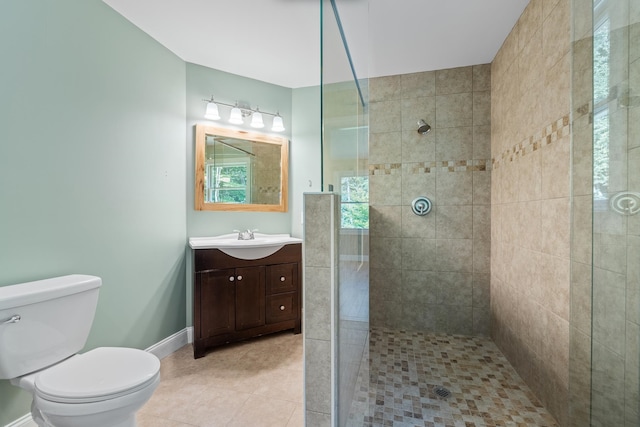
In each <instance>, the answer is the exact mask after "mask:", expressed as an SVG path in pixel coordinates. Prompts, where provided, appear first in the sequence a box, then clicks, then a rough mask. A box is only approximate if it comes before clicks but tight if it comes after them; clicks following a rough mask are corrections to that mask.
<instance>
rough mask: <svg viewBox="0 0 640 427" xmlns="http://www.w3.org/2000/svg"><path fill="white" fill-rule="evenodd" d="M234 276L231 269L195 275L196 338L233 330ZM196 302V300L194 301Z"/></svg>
mask: <svg viewBox="0 0 640 427" xmlns="http://www.w3.org/2000/svg"><path fill="white" fill-rule="evenodd" d="M234 291H235V275H234V270H233V269H228V270H210V271H204V272H199V273H196V292H197V295H195V297H196V298H198V299H199V303H198V302H196V305H197V306H199V308H198V307H196V309H198V310H199V312H200V313H199V317H200V328H199V329H200V331H196V334H198V332H199V336H197V338H199V339H202V338H208V337H212V336H215V335H220V334H226V333H231V332H233V331H234V330H235V300H234ZM196 301H197V300H196ZM196 315H198V313H196Z"/></svg>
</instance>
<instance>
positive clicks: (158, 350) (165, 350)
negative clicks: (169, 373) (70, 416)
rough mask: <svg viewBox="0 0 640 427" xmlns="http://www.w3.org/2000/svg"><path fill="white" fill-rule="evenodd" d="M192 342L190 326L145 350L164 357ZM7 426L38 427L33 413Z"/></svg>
mask: <svg viewBox="0 0 640 427" xmlns="http://www.w3.org/2000/svg"><path fill="white" fill-rule="evenodd" d="M192 342H193V327H192V326H189V327H187V328H184V329H183V330H181V331H178V332H176V333H175V334H173V335H171V336H170V337H167V338H165V339H163V340H162V341H160V342H157V343H155V344H154V345H152V346H151V347H149V348H147V349H146V350H145V351H148V352H149V353H151V354H154V355H156V357H157V358H158V359H164V358H165V357H167V356H168V355H170V354H171V353H173V352H175V351H176V350H178V349H180V348H182V347H184V346H185V345H187V344H190V343H192ZM5 427H38V425H37V424H36V423H35V421H33V419H32V418H31V414H27V415H24V416H22V417H20V418H18V419H17V420H15V421H13V422H11V423H9V424H7V425H5Z"/></svg>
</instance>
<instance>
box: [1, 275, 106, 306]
mask: <svg viewBox="0 0 640 427" xmlns="http://www.w3.org/2000/svg"><path fill="white" fill-rule="evenodd" d="M101 285H102V279H101V278H99V277H97V276H89V275H86V274H70V275H67V276H60V277H53V278H50V279H44V280H36V281H33V282H26V283H20V284H17V285H9V286H2V287H0V311H2V310H7V309H10V308H13V307H22V306H24V305H29V304H35V303H38V302H42V301H47V300H50V299H54V298H61V297H64V296H67V295H72V294H75V293H78V292H84V291H87V290H90V289H95V288H99V287H100V286H101Z"/></svg>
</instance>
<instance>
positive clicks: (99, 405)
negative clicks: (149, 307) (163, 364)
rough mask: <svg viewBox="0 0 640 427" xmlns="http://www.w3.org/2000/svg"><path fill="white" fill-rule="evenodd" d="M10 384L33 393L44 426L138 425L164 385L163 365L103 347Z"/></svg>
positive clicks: (143, 354)
mask: <svg viewBox="0 0 640 427" xmlns="http://www.w3.org/2000/svg"><path fill="white" fill-rule="evenodd" d="M11 383H12V384H14V385H17V386H18V387H21V388H24V389H25V390H28V391H30V392H31V393H32V394H33V396H34V402H33V406H32V410H31V411H32V415H33V418H34V420H35V421H36V423H38V425H39V426H41V427H87V426H92V427H134V426H135V413H136V411H138V409H140V408H141V407H142V406H143V405H144V404H145V403H146V402H147V401H148V400H149V398H150V397H151V395H152V394H153V392H154V391H155V389H156V387H157V386H158V384H159V383H160V362H159V360H158V358H157V357H156V356H154V355H152V354H150V353H147V352H145V351H142V350H136V349H131V348H118V347H101V348H97V349H95V350H91V351H89V352H87V353H83V354H79V355H75V356H72V357H70V358H68V359H66V360H64V361H62V362H60V363H58V364H56V365H54V366H51V367H49V368H46V369H43V370H41V371H39V372H37V373H35V374H29V375H25V376H23V377H20V378H15V379H12V380H11Z"/></svg>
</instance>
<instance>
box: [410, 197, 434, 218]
mask: <svg viewBox="0 0 640 427" xmlns="http://www.w3.org/2000/svg"><path fill="white" fill-rule="evenodd" d="M411 209H412V210H413V213H414V214H416V215H419V216H425V215H426V214H428V213H429V212H431V200H429V198H428V197H424V196H421V197H417V198H415V199H413V202H411Z"/></svg>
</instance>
